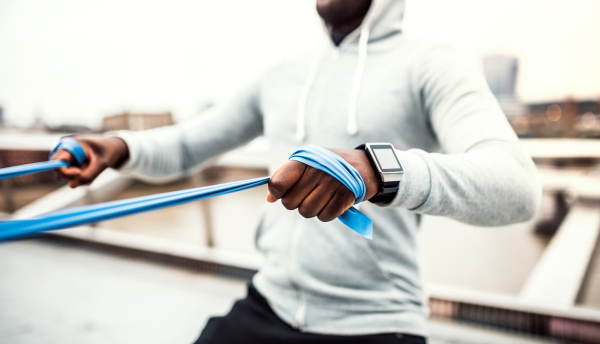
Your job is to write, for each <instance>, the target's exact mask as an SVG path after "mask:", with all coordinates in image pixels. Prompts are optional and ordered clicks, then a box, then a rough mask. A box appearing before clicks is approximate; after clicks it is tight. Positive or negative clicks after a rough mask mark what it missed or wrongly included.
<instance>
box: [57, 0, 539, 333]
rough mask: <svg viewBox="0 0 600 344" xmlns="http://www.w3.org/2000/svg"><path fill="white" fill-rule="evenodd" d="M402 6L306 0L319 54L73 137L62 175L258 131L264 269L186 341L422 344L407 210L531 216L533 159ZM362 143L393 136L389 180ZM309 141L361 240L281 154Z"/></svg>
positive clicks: (130, 166)
mask: <svg viewBox="0 0 600 344" xmlns="http://www.w3.org/2000/svg"><path fill="white" fill-rule="evenodd" d="M403 8H404V2H403V1H402V0H373V1H370V0H352V1H351V0H318V1H317V11H318V13H319V15H320V16H321V18H322V19H323V22H324V24H325V27H326V30H327V33H328V39H327V40H326V43H325V44H324V46H323V47H322V49H321V50H320V51H319V52H317V53H314V54H311V55H306V56H296V57H294V58H290V59H287V60H285V61H283V62H281V63H280V64H278V65H276V66H273V67H272V68H271V69H269V70H267V71H266V72H265V73H264V74H263V75H261V76H260V78H258V79H257V80H255V81H254V82H252V83H250V84H249V85H248V86H247V87H246V88H245V89H243V90H242V91H240V92H238V93H237V94H236V96H235V97H234V98H233V99H231V100H230V101H229V102H227V103H226V104H224V106H222V107H219V108H217V109H214V110H212V111H211V113H210V114H208V115H204V116H201V117H198V118H194V119H192V120H189V121H186V122H183V123H180V124H178V125H175V126H172V127H164V128H158V129H153V130H148V131H144V132H136V133H134V132H126V131H124V132H119V133H116V134H114V135H112V136H111V135H109V136H104V137H88V138H83V137H82V138H78V139H79V140H80V142H82V143H83V144H84V145H86V150H87V152H88V159H89V162H88V163H87V164H85V165H84V166H83V167H82V168H77V167H70V168H67V169H64V170H63V171H62V174H63V175H64V176H65V177H67V178H68V179H69V185H70V186H71V187H76V186H78V185H82V184H87V183H89V182H91V181H92V180H93V179H94V178H95V177H96V176H97V175H98V174H99V173H100V172H101V171H102V170H104V169H105V168H107V167H120V168H122V169H123V170H126V171H133V172H136V173H137V174H139V175H142V176H146V177H152V178H177V177H182V176H185V175H187V174H188V173H190V171H191V170H193V169H194V168H195V167H197V166H199V165H200V164H202V162H204V161H206V160H207V159H209V158H211V157H214V156H216V155H218V154H221V153H223V152H225V151H227V150H230V149H232V148H235V147H238V146H240V145H243V144H244V143H246V142H248V141H250V140H252V139H253V138H255V137H257V136H259V135H264V136H265V137H266V138H267V139H268V140H269V142H270V144H271V149H270V152H269V155H270V171H275V172H274V173H273V174H272V178H271V180H270V182H269V187H268V189H269V194H268V196H267V200H268V201H269V202H271V203H274V204H269V205H268V207H267V210H266V212H265V214H264V216H263V218H262V220H261V223H260V226H259V228H258V232H257V237H256V245H257V247H258V248H259V250H260V251H261V252H262V253H263V254H264V255H265V258H266V262H265V265H264V266H263V267H262V268H261V269H260V271H259V272H258V273H257V274H256V275H255V276H254V278H253V279H252V283H251V284H250V286H249V292H248V297H247V298H246V299H244V300H241V301H238V302H237V303H236V304H235V306H234V307H233V309H232V310H231V312H230V313H229V314H228V315H226V316H225V317H218V318H212V319H210V320H209V322H208V324H207V325H206V328H205V329H204V330H203V332H202V334H201V336H200V338H199V339H198V341H197V343H338V342H344V343H425V337H426V329H425V327H426V317H427V311H426V307H425V305H424V295H423V292H422V287H421V279H420V273H419V264H418V258H417V257H418V249H417V239H416V236H417V231H418V226H419V221H420V216H421V215H420V214H431V215H442V216H448V217H451V218H454V219H456V220H459V221H463V222H466V223H470V224H474V225H486V226H496V225H506V224H510V223H515V222H520V221H526V220H529V219H530V218H531V217H532V216H533V214H534V212H535V209H536V207H537V204H538V202H539V198H540V187H539V183H538V181H537V177H536V172H535V167H534V165H533V163H532V161H531V159H530V158H529V157H527V156H526V155H525V154H524V153H523V152H522V151H521V150H520V149H519V147H518V141H517V138H516V136H515V134H514V132H513V131H512V129H511V128H510V126H509V125H508V123H507V121H506V119H505V117H504V115H503V114H502V112H501V110H500V108H499V106H498V104H497V102H496V101H495V100H494V98H493V96H492V94H491V93H490V92H489V90H488V88H487V86H486V84H485V81H484V80H483V79H482V78H481V77H480V75H478V74H477V73H475V72H473V71H472V70H471V69H469V68H467V67H465V66H463V65H462V64H461V62H460V61H459V59H457V58H456V56H455V54H454V53H453V52H452V51H451V50H450V49H448V48H446V47H443V46H439V45H436V44H431V43H426V42H419V41H415V40H411V39H408V38H406V37H404V36H403V35H402V34H401V18H402V14H403ZM374 142H383V143H388V144H393V145H394V146H395V148H396V151H395V155H394V153H390V154H392V155H391V158H390V159H392V160H390V161H392V163H393V162H394V161H399V162H400V163H401V164H402V166H403V168H404V174H403V177H402V179H401V181H400V183H398V181H397V179H394V180H393V181H392V182H390V181H389V180H387V179H386V178H389V177H390V175H389V174H386V173H383V172H382V173H379V171H378V168H380V169H381V168H382V166H383V165H381V161H379V160H378V159H379V158H377V157H373V156H371V153H372V152H373V151H374V150H371V151H369V152H367V151H365V150H364V149H354V148H355V147H358V146H359V145H362V144H369V143H374ZM308 144H311V145H317V146H321V147H327V148H328V149H331V150H332V151H333V152H335V153H337V154H338V155H339V156H341V157H342V158H344V159H345V160H346V161H347V162H349V163H350V164H351V165H352V166H354V167H355V168H356V170H357V171H358V172H359V173H360V175H361V176H362V178H363V179H364V181H365V185H366V190H367V192H366V197H365V200H371V202H363V203H361V204H360V206H361V211H362V212H364V213H365V214H366V215H367V216H369V217H370V218H371V219H372V220H373V223H374V234H373V240H372V241H369V240H366V239H364V238H362V237H361V236H359V235H357V234H356V233H354V232H352V231H350V230H349V229H348V228H347V227H345V226H344V225H343V224H342V223H341V222H339V221H331V220H333V219H335V218H336V217H337V216H339V215H340V214H341V213H342V212H343V211H344V210H346V209H347V208H348V207H350V206H351V205H352V204H353V203H354V201H355V199H354V195H353V194H352V193H351V192H350V191H349V190H348V189H346V188H345V187H344V186H343V185H342V184H341V183H340V182H338V181H337V180H335V179H334V178H333V177H331V176H329V175H327V174H325V173H324V172H321V171H318V170H315V169H314V168H312V167H308V166H306V165H304V164H302V163H299V162H297V161H287V158H288V156H289V155H290V153H292V152H293V151H295V150H296V149H298V148H299V147H301V146H304V145H308ZM388 146H389V145H388ZM372 148H373V147H372ZM391 152H393V151H391ZM388 153H389V151H388ZM388 155H389V154H388ZM369 157H371V158H369ZM54 158H55V159H65V160H66V159H70V156H69V154H68V153H66V152H65V151H59V153H58V154H57V155H56V156H55V157H54ZM382 159H383V158H382ZM395 159H397V160H395ZM375 160H377V161H375ZM378 164H379V165H378ZM398 165H399V164H398ZM383 170H385V166H383ZM392 177H393V176H392ZM396 177H397V175H396ZM390 185H391V186H390ZM277 200H281V203H282V204H283V206H281V205H280V204H278V203H276V201H277ZM293 209H297V210H298V211H288V210H293Z"/></svg>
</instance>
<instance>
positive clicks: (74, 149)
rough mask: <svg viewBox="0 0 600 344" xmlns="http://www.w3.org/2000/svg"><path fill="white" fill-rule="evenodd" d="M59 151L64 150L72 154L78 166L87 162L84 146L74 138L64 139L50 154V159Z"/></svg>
mask: <svg viewBox="0 0 600 344" xmlns="http://www.w3.org/2000/svg"><path fill="white" fill-rule="evenodd" d="M59 149H64V150H66V151H67V152H69V153H71V155H73V158H75V161H77V164H78V165H81V164H83V162H84V161H85V150H84V149H83V146H81V144H80V143H79V142H78V141H77V140H75V139H74V138H72V137H63V138H62V139H60V142H59V143H58V144H57V145H56V147H54V148H53V149H52V151H51V152H50V157H52V156H53V155H54V153H56V151H58V150H59Z"/></svg>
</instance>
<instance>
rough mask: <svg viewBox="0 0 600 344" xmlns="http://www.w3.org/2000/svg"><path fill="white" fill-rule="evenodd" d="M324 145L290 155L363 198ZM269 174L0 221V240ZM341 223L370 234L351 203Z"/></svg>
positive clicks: (197, 195)
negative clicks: (325, 173)
mask: <svg viewBox="0 0 600 344" xmlns="http://www.w3.org/2000/svg"><path fill="white" fill-rule="evenodd" d="M326 152H329V151H327V150H325V149H323V148H320V147H315V146H308V147H304V148H302V149H301V150H298V151H296V152H295V153H294V154H292V156H291V157H290V159H293V160H298V161H300V162H303V163H304V161H306V164H307V165H309V166H312V167H314V168H318V169H319V170H322V171H324V172H327V173H329V174H331V175H332V176H333V177H335V178H336V179H338V180H340V182H341V183H343V184H344V185H346V186H348V187H349V189H350V190H352V192H353V193H354V194H355V196H356V199H357V201H358V200H359V199H362V198H364V188H365V186H364V182H363V181H362V178H361V177H360V175H359V174H358V172H357V171H356V170H355V169H354V168H353V167H352V166H350V165H349V164H348V163H347V162H345V161H344V160H343V159H342V158H340V157H339V156H337V155H335V154H333V153H331V152H329V153H331V154H327V153H326ZM269 178H270V177H262V178H256V179H249V180H243V181H238V182H233V183H225V184H219V185H212V186H205V187H200V188H193V189H187V190H181V191H173V192H167V193H162V194H156V195H150V196H142V197H135V198H130V199H125V200H118V201H111V202H105V203H99V204H91V205H84V206H79V207H73V208H66V209H61V210H58V211H54V212H50V213H46V214H43V215H39V216H35V217H32V218H29V219H22V220H8V221H0V241H4V240H10V239H14V238H18V237H22V236H25V235H30V234H33V233H37V232H42V231H50V230H57V229H63V228H69V227H75V226H81V225H86V224H92V223H97V222H101V221H106V220H110V219H114V218H118V217H123V216H128V215H133V214H138V213H142V212H147V211H152V210H157V209H162V208H167V207H172V206H175V205H180V204H184V203H188V202H193V201H198V200H201V199H205V198H210V197H215V196H221V195H225V194H228V193H232V192H238V191H242V190H246V189H250V188H254V187H257V186H259V185H263V184H266V183H267V182H268V181H269ZM338 219H339V220H340V221H342V223H344V224H345V225H346V226H348V227H350V228H351V229H353V230H354V231H356V232H357V233H359V234H360V235H362V236H364V237H366V238H368V239H371V238H372V231H373V229H372V227H373V224H372V221H371V219H369V218H368V217H367V216H366V215H364V214H363V213H361V212H360V211H358V210H357V209H355V208H354V207H351V208H350V209H348V210H346V211H345V212H344V213H343V214H342V215H341V216H340V217H338Z"/></svg>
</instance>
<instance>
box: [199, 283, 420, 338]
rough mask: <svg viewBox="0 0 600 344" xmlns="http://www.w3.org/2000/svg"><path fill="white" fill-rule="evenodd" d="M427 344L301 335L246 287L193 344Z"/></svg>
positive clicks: (403, 336)
mask: <svg viewBox="0 0 600 344" xmlns="http://www.w3.org/2000/svg"><path fill="white" fill-rule="evenodd" d="M230 343H244V344H253V343H257V344H271V343H273V344H274V343H286V344H287V343H290V344H301V343H307V344H308V343H310V344H318V343H322V344H326V343H327V344H328V343H345V344H363V343H364V344H367V343H369V344H426V343H427V341H426V340H425V338H423V337H419V336H413V335H407V334H401V333H383V334H375V335H365V336H332V335H321V334H314V333H305V332H300V331H298V330H296V329H294V328H293V327H291V326H290V325H288V324H286V323H284V322H283V321H282V320H280V319H279V317H277V315H275V313H273V311H272V310H271V307H269V304H268V303H267V300H265V298H264V297H262V295H260V294H259V293H258V291H257V290H256V289H255V288H254V287H253V286H252V284H249V285H248V296H247V297H246V298H245V299H243V300H239V301H237V302H236V303H235V304H234V305H233V308H232V309H231V311H229V314H227V315H226V316H224V317H214V318H210V319H209V320H208V323H207V324H206V327H205V328H204V330H203V331H202V334H201V335H200V338H198V340H197V341H196V344H230Z"/></svg>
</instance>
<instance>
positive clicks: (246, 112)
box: [111, 81, 263, 182]
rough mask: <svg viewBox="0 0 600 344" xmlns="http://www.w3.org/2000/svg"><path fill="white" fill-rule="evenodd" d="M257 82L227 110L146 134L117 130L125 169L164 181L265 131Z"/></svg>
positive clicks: (240, 93)
mask: <svg viewBox="0 0 600 344" xmlns="http://www.w3.org/2000/svg"><path fill="white" fill-rule="evenodd" d="M258 93H259V82H258V81H255V82H252V83H250V84H248V85H246V87H244V88H243V89H241V90H240V91H239V92H237V93H236V94H235V95H234V96H233V98H231V99H230V100H229V101H227V102H225V104H224V106H217V107H215V108H213V109H210V110H208V111H207V112H205V113H203V114H201V115H198V116H195V117H193V118H191V119H189V120H186V121H183V122H180V123H178V124H176V125H172V126H168V127H161V128H156V129H151V130H144V131H137V132H134V131H118V132H114V133H112V134H111V135H113V136H117V137H120V138H121V139H123V140H124V141H125V142H126V144H127V147H128V148H129V160H128V161H127V162H126V164H125V165H124V166H123V167H122V168H121V170H123V171H126V172H133V173H134V174H135V175H136V176H139V177H140V178H141V179H144V180H147V181H150V182H166V181H169V180H174V179H177V178H181V177H183V176H186V175H188V174H189V173H190V172H192V171H194V170H197V169H199V167H200V166H201V164H202V163H203V162H205V161H206V160H208V159H210V158H212V157H214V156H216V155H219V154H221V153H224V152H226V151H228V150H231V149H233V148H235V147H238V146H241V145H243V144H245V143H247V142H249V141H250V140H252V139H254V138H256V137H257V136H259V135H261V134H262V133H263V119H262V114H261V111H260V108H259V100H258Z"/></svg>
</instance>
